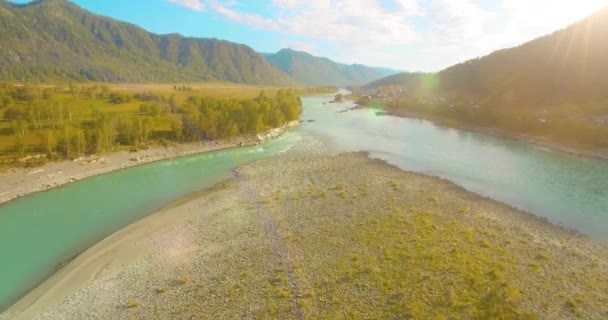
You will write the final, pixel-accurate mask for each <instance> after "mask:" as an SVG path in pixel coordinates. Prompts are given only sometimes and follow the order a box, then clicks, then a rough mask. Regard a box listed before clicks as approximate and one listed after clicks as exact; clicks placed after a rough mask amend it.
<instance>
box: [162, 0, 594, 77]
mask: <svg viewBox="0 0 608 320" xmlns="http://www.w3.org/2000/svg"><path fill="white" fill-rule="evenodd" d="M169 1H172V2H179V3H181V4H182V5H184V4H183V3H186V2H188V3H190V4H191V3H192V2H197V3H200V1H192V0H190V1H187V0H169ZM604 1H605V0H577V1H562V0H534V1H530V0H492V1H487V0H483V1H482V0H358V1H348V0H307V1H302V0H267V1H266V2H264V3H259V4H258V8H259V9H261V11H248V10H246V9H243V8H246V7H247V6H239V5H238V3H237V2H239V1H237V0H206V4H207V7H208V8H210V9H211V10H212V11H213V12H215V13H216V14H218V15H220V16H221V17H223V18H225V19H227V20H229V21H232V22H233V23H237V24H242V25H244V26H247V27H250V28H254V29H259V30H265V31H272V32H276V33H279V34H283V35H289V36H295V38H297V39H298V41H284V42H283V43H281V45H283V46H287V47H292V48H293V49H296V50H303V51H308V52H311V53H312V52H314V53H315V54H317V55H320V56H327V57H329V58H332V59H334V60H337V61H341V62H349V63H352V62H357V63H364V64H368V65H387V66H391V67H396V68H402V69H407V70H424V71H438V70H440V69H443V68H445V67H448V66H450V65H452V64H455V63H459V62H462V61H465V60H468V59H471V58H474V57H478V56H483V55H486V54H489V53H490V52H492V51H494V50H498V49H501V48H505V47H511V46H515V45H519V44H521V43H523V42H525V41H529V40H532V39H534V38H537V37H539V36H542V35H544V34H548V33H551V32H553V31H556V30H558V29H561V28H563V27H566V26H567V25H569V24H571V23H573V22H575V21H577V20H579V19H582V18H584V17H586V16H587V15H589V14H591V13H593V12H594V11H596V10H599V9H600V8H602V7H603V6H605V5H606V4H605V2H604ZM240 3H241V4H244V3H245V2H244V0H241V1H240ZM200 4H201V5H202V3H200ZM256 12H263V13H256ZM251 44H252V45H255V44H254V43H251ZM321 48H323V50H321ZM315 49H316V51H315Z"/></svg>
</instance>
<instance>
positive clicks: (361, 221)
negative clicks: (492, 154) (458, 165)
mask: <svg viewBox="0 0 608 320" xmlns="http://www.w3.org/2000/svg"><path fill="white" fill-rule="evenodd" d="M300 148H304V147H301V146H296V147H294V148H293V149H292V150H290V151H289V152H287V153H285V154H283V155H282V156H279V157H275V158H272V159H268V160H263V161H259V162H255V163H251V164H248V165H245V166H243V167H240V168H238V169H237V170H236V178H234V179H232V180H231V181H228V182H226V183H224V184H222V185H220V186H217V187H216V188H214V190H210V191H207V192H204V193H201V194H197V195H192V196H191V197H188V198H185V199H182V200H180V201H178V202H176V203H173V204H172V205H170V206H168V207H166V208H164V209H163V210H161V211H159V212H158V213H156V214H154V215H151V216H149V217H147V218H145V219H143V220H141V221H139V222H137V223H135V224H133V225H130V226H128V227H126V228H125V229H123V230H121V231H119V232H117V233H115V234H113V235H111V236H110V237H108V238H107V239H105V240H103V241H102V242H100V243H98V244H97V245H95V246H94V247H92V248H90V249H88V250H87V251H85V252H84V253H83V254H81V255H80V256H78V257H77V258H76V259H74V260H73V261H71V262H70V263H68V264H67V265H66V267H64V268H63V269H62V270H60V271H59V272H58V273H57V274H55V275H54V276H53V277H52V278H51V279H49V280H48V281H46V282H45V283H43V284H42V285H41V286H40V287H38V288H37V289H35V290H34V291H33V292H31V293H30V294H28V295H27V296H26V297H24V298H23V299H22V300H21V301H19V302H18V303H17V304H15V305H14V306H13V307H11V308H10V309H9V310H8V311H7V312H5V313H4V314H3V315H0V318H1V319H13V318H14V319H188V318H191V317H195V318H202V319H218V318H221V319H224V318H225V319H258V318H275V319H279V318H280V319H285V318H295V319H305V318H313V319H314V318H318V319H321V318H344V317H352V318H388V317H397V316H403V317H406V316H411V317H414V318H416V319H418V318H429V317H432V316H437V315H441V314H451V315H453V316H454V317H455V318H472V317H475V316H478V317H481V318H487V317H490V318H492V317H496V316H498V315H506V316H508V315H511V316H513V315H515V314H516V315H518V316H521V317H523V316H524V315H530V316H532V315H536V316H538V317H540V318H541V319H576V318H588V319H600V318H606V317H607V316H608V247H607V246H606V245H605V244H602V243H599V242H596V241H593V240H592V239H589V238H587V237H585V236H581V235H579V234H577V233H575V232H572V231H568V230H565V229H563V228H560V227H558V226H554V225H551V224H549V223H547V222H546V221H544V220H542V219H539V218H537V217H535V216H533V215H530V214H528V213H525V212H522V211H518V210H516V209H513V208H512V207H509V206H507V205H504V204H502V203H499V202H496V201H493V200H490V199H487V198H484V197H481V196H479V195H476V194H473V193H470V192H468V191H466V190H464V189H462V188H460V187H458V186H456V185H454V184H452V183H450V182H447V181H445V180H441V179H437V178H433V177H428V176H424V175H420V174H415V173H408V172H403V171H400V170H398V169H397V168H395V167H392V166H389V165H387V164H385V163H384V162H381V161H378V160H371V159H369V158H368V157H367V155H365V154H362V153H354V154H343V155H337V156H319V155H316V156H310V155H307V153H308V151H307V150H303V149H300ZM513 312H514V313H513ZM511 318H514V319H515V317H514V316H513V317H511Z"/></svg>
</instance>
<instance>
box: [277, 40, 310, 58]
mask: <svg viewBox="0 0 608 320" xmlns="http://www.w3.org/2000/svg"><path fill="white" fill-rule="evenodd" d="M281 46H283V47H284V48H291V49H293V50H297V51H304V52H308V53H310V54H312V55H317V49H316V47H315V45H314V43H310V42H306V41H292V40H284V41H281Z"/></svg>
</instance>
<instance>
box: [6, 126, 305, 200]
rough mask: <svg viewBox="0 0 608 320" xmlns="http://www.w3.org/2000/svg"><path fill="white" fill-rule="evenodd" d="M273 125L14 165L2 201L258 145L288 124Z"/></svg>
mask: <svg viewBox="0 0 608 320" xmlns="http://www.w3.org/2000/svg"><path fill="white" fill-rule="evenodd" d="M295 125H297V121H296V122H292V123H289V124H287V125H285V126H283V127H280V128H276V129H271V130H268V131H266V132H263V133H260V134H258V135H253V136H244V137H238V138H235V139H231V140H225V141H206V142H196V143H183V144H174V145H171V146H167V147H162V146H155V147H150V148H149V149H145V150H139V151H136V152H129V151H119V152H113V153H107V154H104V155H99V156H97V155H93V156H89V157H86V158H82V159H77V160H75V161H67V160H66V161H58V162H49V163H46V164H44V165H43V166H40V167H37V168H13V169H9V170H7V171H4V172H0V181H2V183H0V204H2V203H5V202H8V201H11V200H13V199H16V198H19V197H22V196H25V195H28V194H31V193H34V192H39V191H44V190H48V189H51V188H55V187H58V186H61V185H64V184H67V183H70V182H74V181H78V180H81V179H84V178H87V177H92V176H96V175H101V174H105V173H109V172H112V171H116V170H120V169H125V168H129V167H133V166H137V165H141V164H145V163H150V162H154V161H159V160H164V159H169V158H175V157H181V156H187V155H192V154H197V153H204V152H210V151H216V150H221V149H228V148H235V147H240V146H247V145H254V144H258V143H260V142H262V141H263V140H266V139H271V138H275V137H277V136H278V135H280V134H281V133H282V132H284V131H285V130H286V128H288V127H293V126H295Z"/></svg>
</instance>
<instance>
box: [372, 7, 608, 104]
mask: <svg viewBox="0 0 608 320" xmlns="http://www.w3.org/2000/svg"><path fill="white" fill-rule="evenodd" d="M607 32H608V7H606V8H604V9H602V10H600V11H598V12H596V13H594V14H593V15H591V16H589V17H587V18H585V19H582V20H580V21H578V22H575V23H573V24H571V25H569V26H567V27H565V28H562V29H560V30H557V31H555V32H553V33H551V34H547V35H545V36H542V37H539V38H536V39H533V40H530V41H527V42H525V43H523V44H521V45H519V46H516V47H512V48H505V49H500V50H497V51H494V52H492V53H491V54H489V55H487V56H484V57H481V58H476V59H471V60H468V61H465V62H462V63H459V64H456V65H453V66H450V67H448V68H445V69H443V70H441V71H440V72H438V73H410V74H406V73H402V74H396V75H392V76H389V77H385V78H383V79H379V80H376V81H373V82H370V83H368V84H367V85H365V88H367V89H372V88H377V87H382V86H389V85H404V86H410V87H415V88H421V87H423V82H425V79H426V80H428V79H432V80H433V81H435V82H436V87H435V88H434V89H435V90H436V91H438V92H450V93H454V92H457V93H460V94H462V95H471V96H473V97H476V98H478V99H483V100H486V101H490V102H493V103H495V104H500V105H514V104H522V103H523V104H525V105H543V106H545V105H548V104H558V103H565V102H575V103H576V102H583V101H584V100H598V99H599V100H603V99H606V98H608V97H606V94H605V93H606V92H608V80H607V79H606V77H604V75H605V74H607V73H608V63H607V62H606V60H605V57H606V56H608V43H606V41H604V40H603V34H605V33H607Z"/></svg>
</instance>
